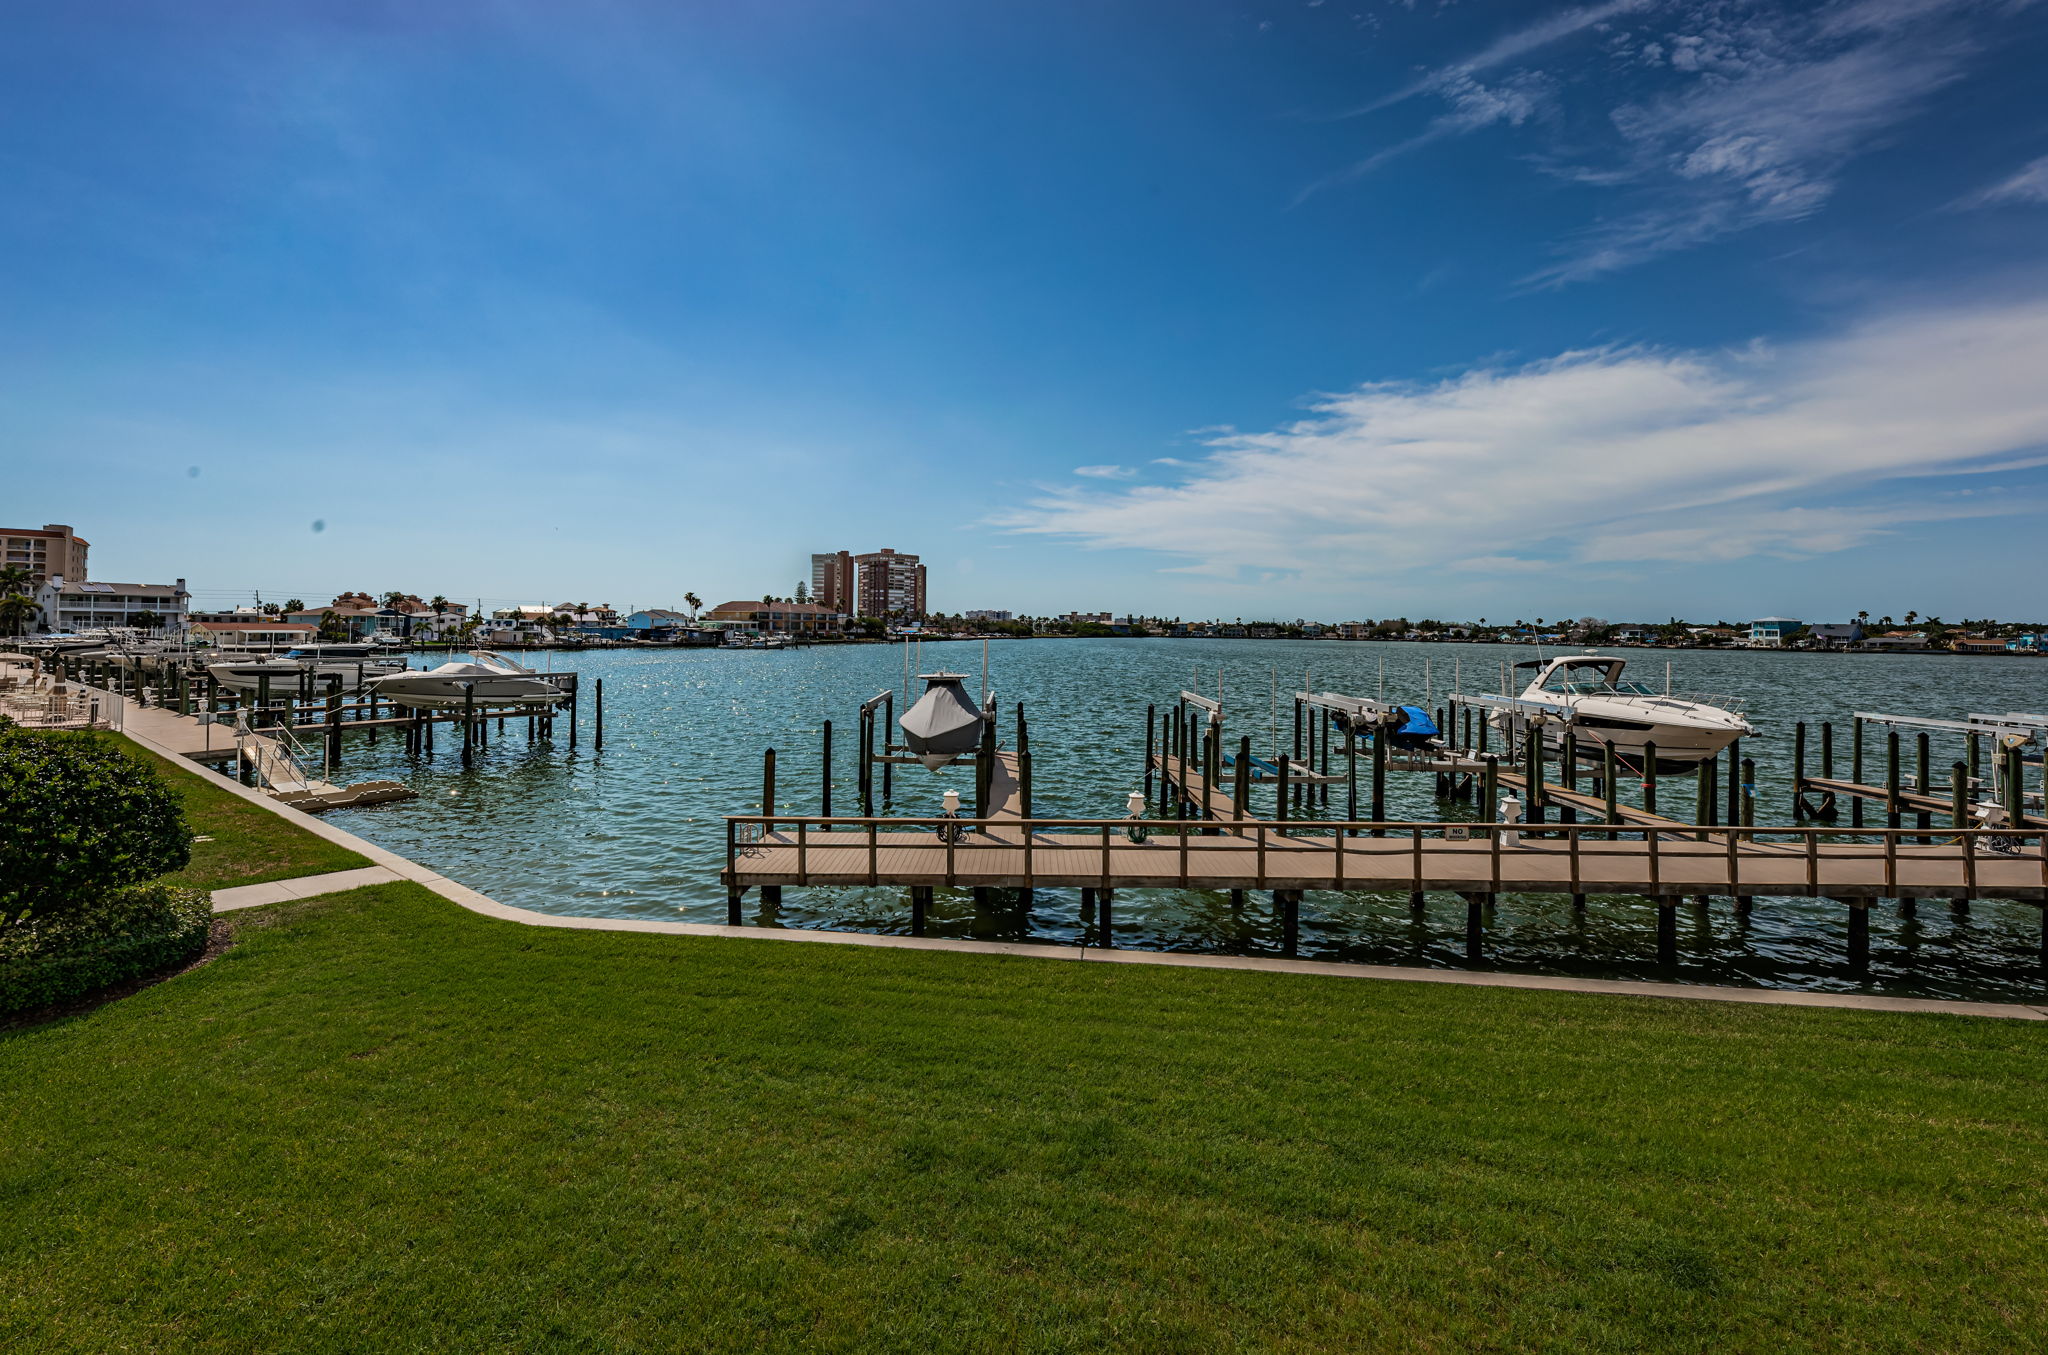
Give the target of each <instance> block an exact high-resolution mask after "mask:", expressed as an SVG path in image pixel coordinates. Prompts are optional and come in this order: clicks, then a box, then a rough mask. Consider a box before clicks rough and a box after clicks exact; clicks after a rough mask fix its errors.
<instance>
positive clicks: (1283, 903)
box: [1273, 889, 1301, 956]
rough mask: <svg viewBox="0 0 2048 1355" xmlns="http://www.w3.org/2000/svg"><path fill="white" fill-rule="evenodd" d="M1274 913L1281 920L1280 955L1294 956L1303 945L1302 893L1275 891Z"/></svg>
mask: <svg viewBox="0 0 2048 1355" xmlns="http://www.w3.org/2000/svg"><path fill="white" fill-rule="evenodd" d="M1273 911H1274V912H1275V913H1277V914H1278V915H1279V918H1280V953H1281V954H1282V955H1287V956H1292V955H1293V954H1294V953H1295V951H1296V950H1297V949H1298V948H1299V947H1300V944H1301V891H1300V890H1299V889H1276V890H1274V891H1273Z"/></svg>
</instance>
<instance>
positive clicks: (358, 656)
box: [206, 645, 405, 696]
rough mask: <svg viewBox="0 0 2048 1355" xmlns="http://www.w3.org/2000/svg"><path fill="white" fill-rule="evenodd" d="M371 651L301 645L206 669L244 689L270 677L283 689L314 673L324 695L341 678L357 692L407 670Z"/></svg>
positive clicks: (276, 687) (362, 647) (345, 688)
mask: <svg viewBox="0 0 2048 1355" xmlns="http://www.w3.org/2000/svg"><path fill="white" fill-rule="evenodd" d="M371 652H372V651H371V648H370V646H368V645H301V646H300V647H298V648H296V649H288V650H286V651H285V652H284V653H283V654H281V655H278V656H276V657H274V658H255V657H250V658H246V659H233V660H227V661H224V662H221V663H209V664H208V665H206V671H207V672H208V673H211V674H212V675H213V680H214V681H215V682H218V683H219V684H220V685H221V686H223V687H230V688H233V689H234V690H236V691H243V692H253V691H259V690H261V688H262V686H263V681H264V679H266V678H268V679H269V680H270V687H271V690H273V691H276V692H280V693H281V692H284V691H286V690H288V689H289V688H292V687H295V686H297V685H298V684H299V683H300V682H302V681H304V680H305V678H306V675H307V674H309V673H310V674H311V675H312V681H313V686H314V688H315V690H317V691H319V692H320V693H321V694H322V695H323V696H324V695H326V694H327V692H329V691H330V690H332V689H333V686H334V681H335V679H337V678H339V679H340V680H341V689H342V690H343V691H347V692H353V691H356V690H358V689H359V688H362V687H366V686H368V685H369V684H370V683H371V682H373V681H374V680H376V679H378V678H383V677H388V676H390V675H392V674H395V673H403V672H404V671H405V665H404V664H403V663H400V664H397V665H395V666H394V665H393V664H390V663H387V662H378V661H375V660H373V659H372V658H371V657H370V655H371Z"/></svg>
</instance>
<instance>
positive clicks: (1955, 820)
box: [1948, 762, 1970, 830]
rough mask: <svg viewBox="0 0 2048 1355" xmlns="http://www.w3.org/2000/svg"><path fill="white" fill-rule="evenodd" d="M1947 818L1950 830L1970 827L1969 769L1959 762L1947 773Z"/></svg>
mask: <svg viewBox="0 0 2048 1355" xmlns="http://www.w3.org/2000/svg"><path fill="white" fill-rule="evenodd" d="M1948 818H1949V826H1950V827H1951V828H1955V829H1959V830H1960V829H1964V828H1968V827H1969V826H1970V769H1969V768H1968V767H1967V766H1965V765H1964V764H1963V763H1960V762H1958V763H1956V764H1955V766H1953V767H1951V768H1949V771H1948Z"/></svg>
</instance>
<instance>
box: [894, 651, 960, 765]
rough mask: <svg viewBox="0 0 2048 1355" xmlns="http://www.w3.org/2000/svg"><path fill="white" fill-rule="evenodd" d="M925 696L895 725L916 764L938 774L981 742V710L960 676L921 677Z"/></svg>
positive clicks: (951, 674) (933, 674)
mask: <svg viewBox="0 0 2048 1355" xmlns="http://www.w3.org/2000/svg"><path fill="white" fill-rule="evenodd" d="M919 676H921V677H923V678H924V681H925V689H924V695H923V696H920V697H919V698H918V699H917V704H916V705H914V706H912V707H911V708H910V709H909V710H907V711H905V712H903V718H902V719H900V720H898V721H897V722H896V723H897V724H898V725H901V726H902V728H903V741H904V742H905V743H906V744H908V745H909V746H910V751H911V752H913V753H915V754H917V760H918V761H920V762H922V763H923V764H924V765H925V766H927V767H929V768H931V769H932V770H933V771H937V770H938V769H939V768H941V767H943V766H945V765H946V764H947V763H949V762H951V761H952V760H953V759H954V758H956V757H960V756H961V755H963V754H966V753H972V752H973V751H974V748H975V745H976V744H978V743H980V742H981V709H980V707H978V706H976V705H975V704H974V698H972V697H970V696H969V695H968V694H967V689H966V688H965V687H964V686H962V685H961V684H962V683H964V682H966V681H967V679H966V677H965V676H964V675H962V674H959V673H924V674H920V675H919Z"/></svg>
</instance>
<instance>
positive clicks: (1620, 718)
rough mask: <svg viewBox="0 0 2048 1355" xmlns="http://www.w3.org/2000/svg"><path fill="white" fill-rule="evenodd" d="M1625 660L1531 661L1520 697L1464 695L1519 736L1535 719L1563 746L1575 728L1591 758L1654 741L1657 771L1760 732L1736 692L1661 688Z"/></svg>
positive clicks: (1637, 752)
mask: <svg viewBox="0 0 2048 1355" xmlns="http://www.w3.org/2000/svg"><path fill="white" fill-rule="evenodd" d="M1627 665H1628V661H1627V660H1626V659H1617V658H1613V657H1611V656H1608V655H1603V654H1592V653H1587V654H1572V655H1567V656H1565V657H1563V658H1556V659H1547V660H1546V659H1528V660H1525V661H1523V662H1521V663H1518V664H1516V665H1515V668H1514V671H1515V672H1516V673H1518V674H1519V673H1522V672H1524V671H1527V672H1529V674H1530V677H1529V681H1528V683H1527V684H1526V685H1525V686H1524V687H1523V688H1522V692H1521V695H1519V696H1515V697H1460V698H1459V700H1460V701H1464V702H1468V703H1470V704H1473V705H1482V706H1490V707H1492V708H1493V710H1492V713H1491V714H1490V715H1488V717H1487V719H1488V721H1489V723H1491V724H1492V725H1493V727H1494V728H1495V729H1499V730H1501V731H1503V732H1505V733H1510V734H1514V735H1516V736H1520V735H1522V734H1524V733H1525V732H1526V731H1527V729H1528V727H1529V725H1530V724H1531V723H1532V722H1534V723H1536V724H1537V725H1538V726H1539V727H1540V728H1542V730H1543V738H1544V742H1545V743H1546V744H1547V745H1548V746H1549V747H1551V748H1553V749H1558V748H1562V747H1563V745H1564V735H1565V731H1566V730H1570V731H1571V733H1572V735H1573V737H1574V740H1575V742H1576V744H1577V746H1578V748H1579V751H1580V753H1581V755H1582V756H1586V757H1597V756H1602V755H1604V747H1605V745H1608V744H1612V745H1613V746H1614V751H1615V753H1616V754H1617V755H1618V756H1620V757H1622V758H1624V759H1626V758H1637V759H1640V758H1641V757H1642V756H1643V754H1644V750H1645V747H1646V745H1649V744H1655V745H1656V747H1657V767H1658V770H1660V771H1667V772H1670V771H1682V770H1684V769H1685V768H1687V767H1693V766H1697V765H1698V764H1699V763H1702V762H1705V761H1707V760H1708V759H1709V758H1712V757H1715V756H1717V755H1719V753H1720V752H1721V750H1722V749H1724V748H1726V747H1727V746H1728V745H1729V744H1731V743H1733V742H1735V740H1737V739H1740V738H1744V737H1747V736H1750V735H1753V734H1755V733H1756V732H1757V730H1756V727H1755V726H1754V725H1752V724H1750V723H1749V721H1748V720H1746V719H1744V718H1743V716H1742V712H1741V711H1740V710H1739V709H1737V706H1736V703H1735V701H1734V700H1733V698H1730V697H1725V696H1705V695H1700V694H1697V693H1684V694H1674V693H1672V692H1669V691H1664V692H1659V691H1658V690H1657V689H1656V688H1654V687H1652V686H1650V685H1649V684H1647V683H1642V682H1635V681H1631V680H1628V679H1625V678H1623V677H1622V670H1623V669H1624V668H1626V667H1627Z"/></svg>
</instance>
